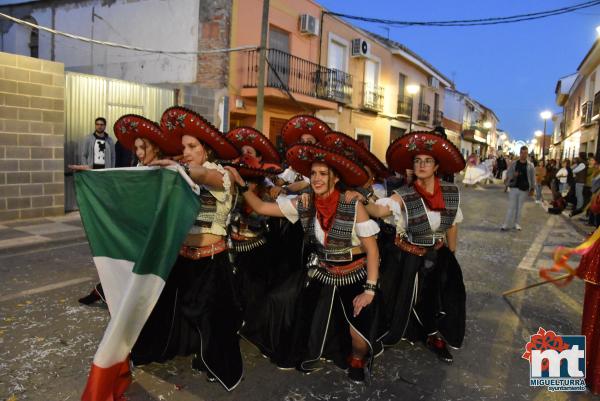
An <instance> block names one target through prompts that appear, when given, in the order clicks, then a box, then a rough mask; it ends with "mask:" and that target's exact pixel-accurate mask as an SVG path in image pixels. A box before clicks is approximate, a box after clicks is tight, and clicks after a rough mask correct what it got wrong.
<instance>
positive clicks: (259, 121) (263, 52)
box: [255, 0, 269, 132]
mask: <svg viewBox="0 0 600 401" xmlns="http://www.w3.org/2000/svg"><path fill="white" fill-rule="evenodd" d="M268 31H269V0H263V11H262V27H261V32H260V50H259V53H258V93H257V95H256V126H255V128H256V129H257V130H258V131H260V132H262V131H263V117H264V111H265V110H264V109H265V68H266V65H267V62H266V61H267V60H266V58H267V33H268Z"/></svg>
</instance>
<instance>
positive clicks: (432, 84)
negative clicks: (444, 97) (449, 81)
mask: <svg viewBox="0 0 600 401" xmlns="http://www.w3.org/2000/svg"><path fill="white" fill-rule="evenodd" d="M427 83H428V84H429V87H430V88H433V89H439V87H440V80H439V79H437V78H436V77H429V79H428V80H427Z"/></svg>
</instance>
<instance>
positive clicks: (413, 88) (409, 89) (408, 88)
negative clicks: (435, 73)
mask: <svg viewBox="0 0 600 401" xmlns="http://www.w3.org/2000/svg"><path fill="white" fill-rule="evenodd" d="M420 90H421V87H420V86H419V85H416V84H410V85H406V91H407V92H408V94H409V95H410V123H409V125H408V132H411V131H412V121H413V108H414V105H415V99H414V95H416V94H417V93H419V91H420Z"/></svg>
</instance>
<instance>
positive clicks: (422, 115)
mask: <svg viewBox="0 0 600 401" xmlns="http://www.w3.org/2000/svg"><path fill="white" fill-rule="evenodd" d="M429 117H431V106H429V105H428V104H424V103H422V104H420V105H419V113H418V114H417V120H419V121H429Z"/></svg>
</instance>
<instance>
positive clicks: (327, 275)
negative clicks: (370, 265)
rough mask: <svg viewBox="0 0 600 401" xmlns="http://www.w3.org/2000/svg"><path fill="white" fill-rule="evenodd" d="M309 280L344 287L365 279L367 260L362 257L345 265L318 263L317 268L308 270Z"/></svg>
mask: <svg viewBox="0 0 600 401" xmlns="http://www.w3.org/2000/svg"><path fill="white" fill-rule="evenodd" d="M308 274H309V276H310V278H311V279H312V278H315V279H317V280H319V281H320V282H322V283H323V284H327V285H336V286H344V285H349V284H354V283H356V282H358V281H361V280H364V279H366V278H367V258H366V257H362V258H360V259H357V260H355V261H353V262H350V263H348V264H345V265H332V264H330V263H326V262H319V264H318V268H316V269H314V268H313V269H310V270H309V272H308Z"/></svg>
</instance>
